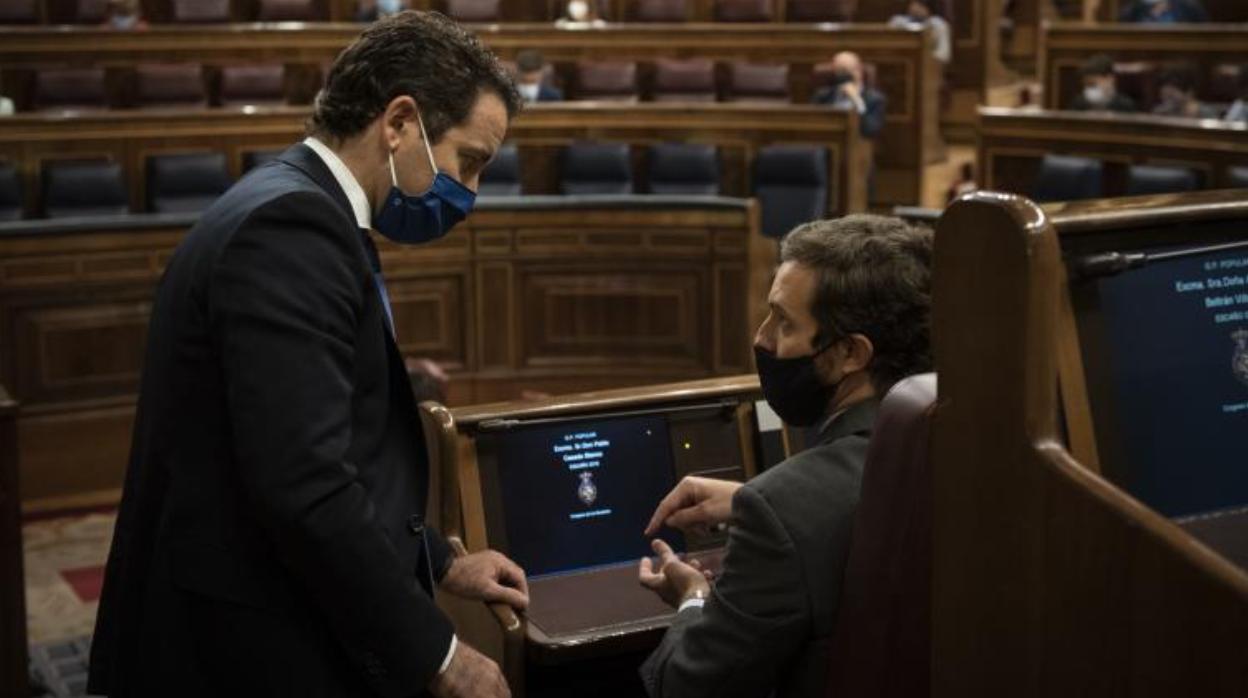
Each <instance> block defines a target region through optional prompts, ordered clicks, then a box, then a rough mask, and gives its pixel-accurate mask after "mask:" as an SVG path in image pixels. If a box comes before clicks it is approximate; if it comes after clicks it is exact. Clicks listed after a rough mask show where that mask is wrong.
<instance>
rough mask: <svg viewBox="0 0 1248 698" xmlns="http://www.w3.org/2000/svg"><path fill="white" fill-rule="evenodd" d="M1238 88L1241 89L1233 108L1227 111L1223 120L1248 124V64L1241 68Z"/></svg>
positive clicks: (1232, 105) (1232, 103) (1232, 104)
mask: <svg viewBox="0 0 1248 698" xmlns="http://www.w3.org/2000/svg"><path fill="white" fill-rule="evenodd" d="M1236 86H1237V87H1238V88H1239V95H1238V97H1237V99H1236V100H1235V101H1234V102H1231V108H1230V109H1227V110H1226V116H1224V117H1222V118H1223V119H1226V120H1227V121H1242V122H1244V123H1248V63H1245V64H1243V65H1241V66H1239V80H1238V81H1237V82H1236Z"/></svg>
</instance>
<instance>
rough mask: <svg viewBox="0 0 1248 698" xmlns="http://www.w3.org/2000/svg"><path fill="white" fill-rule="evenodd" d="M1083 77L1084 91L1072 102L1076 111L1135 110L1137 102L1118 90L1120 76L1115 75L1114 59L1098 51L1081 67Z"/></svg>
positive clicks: (1071, 105)
mask: <svg viewBox="0 0 1248 698" xmlns="http://www.w3.org/2000/svg"><path fill="white" fill-rule="evenodd" d="M1079 74H1080V76H1081V77H1082V78H1083V91H1082V92H1080V93H1079V96H1078V97H1075V100H1074V101H1073V102H1071V104H1070V108H1071V109H1074V110H1076V111H1117V112H1133V111H1135V110H1136V106H1135V102H1134V101H1133V100H1132V99H1131V98H1130V97H1128V96H1126V95H1124V94H1122V93H1121V92H1119V91H1118V78H1117V77H1115V76H1114V59H1112V58H1110V57H1109V56H1107V55H1105V54H1103V53H1098V54H1097V55H1095V56H1092V57H1091V58H1089V59H1088V60H1087V62H1085V63H1084V64H1083V66H1082V67H1081V68H1080V69H1079Z"/></svg>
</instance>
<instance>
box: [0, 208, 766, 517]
mask: <svg viewBox="0 0 1248 698" xmlns="http://www.w3.org/2000/svg"><path fill="white" fill-rule="evenodd" d="M169 220H170V219H168V218H163V219H162V218H159V217H156V218H153V219H147V220H146V224H145V225H140V223H141V222H144V221H145V219H144V217H141V216H140V217H134V219H133V222H132V224H131V225H132V227H130V228H125V227H120V228H118V227H117V226H118V225H122V226H124V223H121V224H119V223H118V222H117V221H113V222H112V225H113V226H114V227H113V229H112V230H109V229H107V227H106V228H105V229H99V228H96V229H92V228H91V227H89V226H88V227H86V228H82V227H81V226H78V227H77V228H75V227H73V226H71V227H70V228H68V229H64V230H61V231H60V232H57V231H56V230H55V229H47V228H48V224H47V223H43V224H35V228H33V229H32V232H31V233H30V234H15V233H14V231H13V230H12V227H11V226H10V229H9V231H8V232H6V234H4V235H0V260H3V264H0V361H2V363H0V381H2V382H3V383H4V384H6V385H12V386H14V390H15V391H16V393H15V394H16V396H17V397H19V398H20V399H21V400H22V403H23V407H22V410H21V413H20V419H19V423H18V432H19V433H20V436H21V444H22V448H21V456H20V465H21V471H22V477H23V480H24V488H23V490H22V493H23V498H24V499H25V500H27V501H28V502H32V506H38V503H37V502H33V500H54V499H59V498H63V497H66V496H72V495H79V494H82V493H84V492H92V491H97V490H111V489H115V488H117V487H118V486H119V484H120V482H121V476H122V473H123V471H124V465H125V461H126V458H127V453H128V450H129V440H130V429H131V423H132V419H133V406H134V399H135V393H136V391H137V388H138V380H139V371H140V370H141V367H142V364H143V351H144V348H145V341H146V326H147V319H148V314H149V313H150V309H151V297H152V293H153V289H154V287H155V283H156V279H157V277H158V275H159V273H160V271H161V269H162V268H163V264H164V261H165V260H167V259H168V256H169V254H170V253H171V251H172V249H173V247H174V246H175V245H176V243H177V241H178V240H180V239H181V236H182V235H183V233H184V231H185V229H186V227H187V224H188V223H189V222H190V220H191V219H185V220H184V222H183V223H182V224H180V225H171V224H170V223H169V222H168V221H169ZM102 225H105V224H102ZM39 226H42V227H43V228H44V229H43V230H42V231H41V232H35V231H36V230H38V229H39ZM28 227H29V226H28ZM756 237H760V236H759V233H758V228H757V211H756V207H755V204H753V203H752V202H749V201H743V200H735V199H721V200H712V201H710V202H708V201H705V200H704V201H700V202H694V203H689V202H685V203H678V202H676V201H671V200H669V201H668V202H667V203H666V204H662V203H656V202H654V201H650V202H647V201H645V200H644V199H643V198H640V197H639V199H638V200H636V201H625V202H623V203H621V202H615V203H610V202H607V201H606V200H597V201H595V200H589V201H580V202H577V201H573V200H569V199H566V198H562V197H550V198H546V199H541V198H533V199H529V200H526V201H524V202H522V203H520V204H511V205H510V206H508V205H502V204H499V203H497V202H489V201H483V202H482V203H481V204H480V206H479V209H478V211H477V212H475V213H474V214H473V216H472V217H471V218H470V219H469V220H468V221H467V222H466V223H465V224H463V226H462V230H459V231H457V232H456V234H454V235H451V236H448V237H446V238H443V239H442V240H440V241H438V242H436V243H432V244H430V245H426V246H420V247H404V246H399V245H396V244H393V243H390V242H389V241H386V240H378V244H379V248H380V251H381V258H382V264H383V268H384V269H385V272H386V277H387V286H388V290H389V292H390V294H391V298H392V301H393V307H394V315H395V323H396V326H397V328H398V335H399V343H400V346H401V348H402V350H403V353H404V354H405V355H408V356H412V357H426V358H432V359H434V360H436V361H438V362H440V363H441V364H442V365H444V366H445V367H446V368H447V369H448V370H449V371H450V372H451V374H452V383H451V399H452V401H453V402H456V403H458V404H467V403H473V402H482V401H491V400H498V399H504V398H515V397H519V396H520V395H521V393H522V392H523V391H525V390H536V391H545V392H568V391H571V390H585V389H593V388H603V387H614V386H626V385H638V384H643V383H654V382H658V381H662V380H673V379H681V378H697V377H704V376H712V375H720V374H726V373H743V372H748V371H749V370H750V366H749V356H750V354H749V347H750V342H751V335H752V331H753V328H754V327H756V326H757V324H758V323H759V322H761V319H762V318H761V316H759V312H760V306H759V304H758V303H757V301H752V300H751V299H750V298H748V297H747V294H749V293H752V292H754V289H757V288H759V287H760V286H761V285H763V284H765V283H766V281H765V279H767V278H768V277H769V276H770V274H771V271H772V268H773V266H774V261H775V260H774V258H775V246H774V244H772V245H770V246H756V245H750V244H747V241H748V240H750V239H752V238H756ZM118 258H126V259H132V260H141V261H142V264H138V263H134V264H122V265H116V264H113V263H112V262H111V260H115V259H118ZM119 268H120V271H119ZM760 279H762V280H760ZM67 433H73V434H75V438H74V439H66V438H65V436H66V434H67ZM2 494H3V493H2V492H0V495H2Z"/></svg>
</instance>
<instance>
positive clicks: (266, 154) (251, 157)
mask: <svg viewBox="0 0 1248 698" xmlns="http://www.w3.org/2000/svg"><path fill="white" fill-rule="evenodd" d="M283 152H284V151H282V150H248V151H247V152H245V153H243V172H250V171H252V170H254V169H256V168H257V167H260V166H261V165H267V164H269V163H270V162H273V161H274V160H276V159H277V156H279V155H281V154H282V153H283Z"/></svg>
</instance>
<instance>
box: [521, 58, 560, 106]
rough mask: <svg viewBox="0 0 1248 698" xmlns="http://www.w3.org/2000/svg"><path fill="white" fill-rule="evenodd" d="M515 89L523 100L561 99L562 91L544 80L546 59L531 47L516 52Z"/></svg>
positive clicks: (548, 100)
mask: <svg viewBox="0 0 1248 698" xmlns="http://www.w3.org/2000/svg"><path fill="white" fill-rule="evenodd" d="M516 89H517V90H519V91H520V96H521V97H524V101H525V102H530V103H531V102H561V101H563V92H562V91H561V90H560V89H559V88H557V87H554V86H552V85H550V84H548V83H547V82H546V59H545V58H544V57H543V56H542V54H541V53H540V52H538V51H534V50H532V49H525V50H524V51H521V52H520V53H517V54H516Z"/></svg>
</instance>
